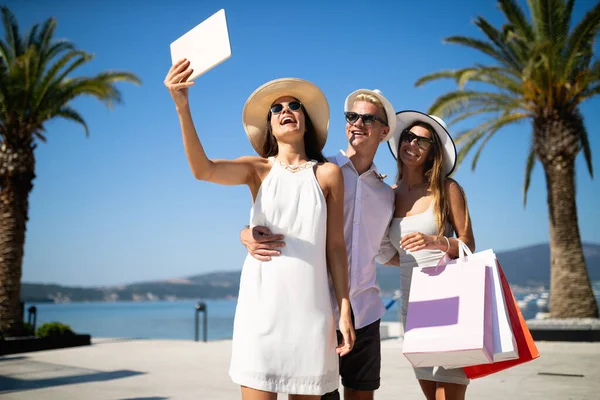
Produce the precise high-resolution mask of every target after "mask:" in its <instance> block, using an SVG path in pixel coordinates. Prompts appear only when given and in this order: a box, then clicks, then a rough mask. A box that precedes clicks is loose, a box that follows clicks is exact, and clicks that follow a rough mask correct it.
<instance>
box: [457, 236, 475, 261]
mask: <svg viewBox="0 0 600 400" xmlns="http://www.w3.org/2000/svg"><path fill="white" fill-rule="evenodd" d="M456 241H457V242H458V258H459V259H460V261H464V260H465V255H466V256H467V257H468V256H472V255H473V252H472V251H471V249H470V248H469V246H467V245H466V244H465V243H464V242H463V241H462V240H460V239H456Z"/></svg>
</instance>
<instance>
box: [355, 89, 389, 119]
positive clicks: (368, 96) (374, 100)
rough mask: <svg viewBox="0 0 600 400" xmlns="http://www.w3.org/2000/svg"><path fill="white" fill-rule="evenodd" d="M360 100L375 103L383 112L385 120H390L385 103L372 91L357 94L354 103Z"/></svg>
mask: <svg viewBox="0 0 600 400" xmlns="http://www.w3.org/2000/svg"><path fill="white" fill-rule="evenodd" d="M358 101H366V102H367V103H372V104H375V105H376V106H377V108H379V109H380V110H381V111H382V112H383V116H384V119H385V122H386V123H387V122H388V120H387V113H386V112H385V108H384V107H383V103H382V102H381V101H380V100H379V99H378V98H377V97H375V96H373V95H372V94H370V93H359V94H357V95H356V98H355V99H354V103H355V104H356V102H358Z"/></svg>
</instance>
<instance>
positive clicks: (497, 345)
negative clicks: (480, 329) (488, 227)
mask: <svg viewBox="0 0 600 400" xmlns="http://www.w3.org/2000/svg"><path fill="white" fill-rule="evenodd" d="M477 254H478V255H480V256H482V257H486V258H487V260H486V261H487V265H489V266H490V268H491V273H492V325H493V329H494V355H493V360H494V362H499V361H505V360H514V359H516V358H518V357H519V352H518V346H517V341H516V339H515V335H514V334H513V331H512V327H511V324H510V318H509V315H508V310H507V306H506V303H507V301H506V298H505V297H504V292H503V290H502V280H501V279H500V271H499V267H498V260H497V258H496V255H495V254H494V252H493V251H492V250H487V251H484V252H481V253H477ZM509 300H511V301H512V298H509Z"/></svg>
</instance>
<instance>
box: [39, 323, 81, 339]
mask: <svg viewBox="0 0 600 400" xmlns="http://www.w3.org/2000/svg"><path fill="white" fill-rule="evenodd" d="M73 335H75V332H73V330H72V329H71V327H70V326H69V325H66V324H62V323H60V322H47V323H45V324H43V325H41V326H40V327H39V328H38V330H37V333H36V336H37V337H40V338H45V337H60V336H73Z"/></svg>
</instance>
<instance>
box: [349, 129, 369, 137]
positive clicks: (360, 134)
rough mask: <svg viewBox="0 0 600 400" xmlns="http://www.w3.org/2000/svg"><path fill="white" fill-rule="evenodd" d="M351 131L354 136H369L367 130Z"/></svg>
mask: <svg viewBox="0 0 600 400" xmlns="http://www.w3.org/2000/svg"><path fill="white" fill-rule="evenodd" d="M350 133H351V134H353V135H354V136H367V134H366V133H365V132H362V131H358V130H352V131H350Z"/></svg>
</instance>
